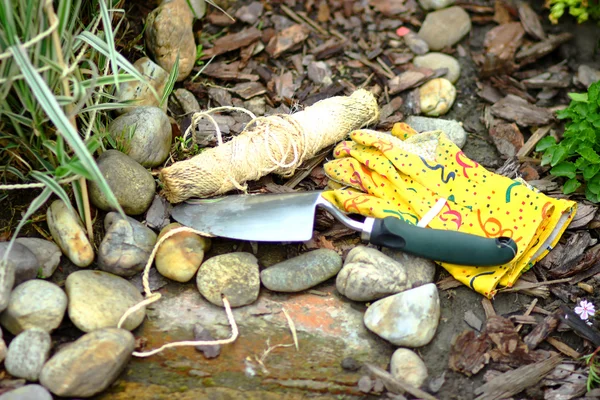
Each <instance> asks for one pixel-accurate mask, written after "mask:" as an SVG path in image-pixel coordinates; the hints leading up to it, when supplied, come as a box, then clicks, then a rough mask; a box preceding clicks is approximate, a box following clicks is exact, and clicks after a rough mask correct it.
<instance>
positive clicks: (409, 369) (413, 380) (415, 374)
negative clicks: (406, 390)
mask: <svg viewBox="0 0 600 400" xmlns="http://www.w3.org/2000/svg"><path fill="white" fill-rule="evenodd" d="M390 372H391V374H392V376H393V377H394V378H396V379H399V380H401V381H404V382H406V383H408V384H410V385H413V386H414V387H421V385H422V384H423V382H425V380H426V379H427V376H428V374H427V366H425V363H424V362H423V360H421V358H420V357H419V356H418V355H417V354H416V353H415V352H414V351H412V350H409V349H398V350H396V351H395V352H394V354H392V360H391V362H390Z"/></svg>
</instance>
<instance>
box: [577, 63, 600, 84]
mask: <svg viewBox="0 0 600 400" xmlns="http://www.w3.org/2000/svg"><path fill="white" fill-rule="evenodd" d="M574 80H575V82H576V83H580V84H581V85H582V86H584V87H585V88H589V87H590V86H591V85H592V83H594V82H598V81H600V70H597V69H595V68H592V67H590V66H589V65H585V64H582V65H580V66H579V68H578V69H577V74H576V75H575V77H574Z"/></svg>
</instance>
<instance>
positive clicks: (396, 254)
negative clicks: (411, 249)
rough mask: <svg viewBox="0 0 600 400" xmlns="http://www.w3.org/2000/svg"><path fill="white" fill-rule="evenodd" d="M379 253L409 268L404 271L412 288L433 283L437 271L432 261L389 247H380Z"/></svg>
mask: <svg viewBox="0 0 600 400" xmlns="http://www.w3.org/2000/svg"><path fill="white" fill-rule="evenodd" d="M381 252H382V253H383V254H385V255H386V256H388V257H390V258H392V259H393V260H395V261H396V262H399V263H400V264H402V265H406V266H410V267H409V268H405V271H406V277H407V280H408V282H411V287H412V288H415V287H417V286H422V285H425V284H427V283H431V282H433V280H434V278H435V271H436V269H437V267H436V264H435V263H434V262H433V261H431V260H428V259H426V258H421V257H417V256H413V255H412V254H408V253H404V252H403V251H400V250H394V249H390V248H389V247H382V248H381Z"/></svg>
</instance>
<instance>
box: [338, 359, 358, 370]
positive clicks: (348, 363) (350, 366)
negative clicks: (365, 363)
mask: <svg viewBox="0 0 600 400" xmlns="http://www.w3.org/2000/svg"><path fill="white" fill-rule="evenodd" d="M360 367H361V365H360V363H359V362H358V361H356V360H355V359H354V358H352V357H346V358H344V359H343V360H342V368H343V369H345V370H346V371H358V370H359V369H360Z"/></svg>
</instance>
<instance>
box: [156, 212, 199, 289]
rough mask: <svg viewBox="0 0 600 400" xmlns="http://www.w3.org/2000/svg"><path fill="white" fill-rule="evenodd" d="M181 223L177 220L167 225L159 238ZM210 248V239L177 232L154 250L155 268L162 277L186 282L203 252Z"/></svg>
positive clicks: (192, 273) (196, 270)
mask: <svg viewBox="0 0 600 400" xmlns="http://www.w3.org/2000/svg"><path fill="white" fill-rule="evenodd" d="M182 226H183V225H181V224H178V223H177V222H175V223H172V224H169V225H167V226H166V227H164V228H163V230H162V231H161V232H160V235H159V239H160V238H162V237H163V236H165V235H166V234H167V233H168V232H170V231H172V230H173V229H176V228H181V227H182ZM209 249H210V239H208V238H205V237H202V236H200V235H196V234H195V233H192V232H179V233H176V234H174V235H173V236H171V237H169V238H167V239H166V240H165V241H164V242H162V243H161V245H160V247H159V248H158V250H157V251H156V259H155V263H156V269H157V271H158V272H159V273H160V274H161V275H162V276H164V277H166V278H169V279H172V280H174V281H177V282H188V281H189V280H190V279H192V278H193V277H194V275H195V274H196V272H198V268H200V264H202V260H204V253H205V252H206V251H208V250H209Z"/></svg>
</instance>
